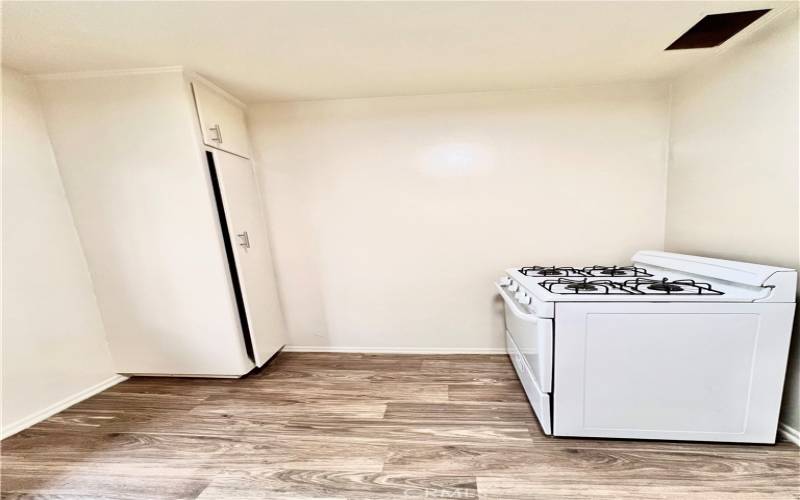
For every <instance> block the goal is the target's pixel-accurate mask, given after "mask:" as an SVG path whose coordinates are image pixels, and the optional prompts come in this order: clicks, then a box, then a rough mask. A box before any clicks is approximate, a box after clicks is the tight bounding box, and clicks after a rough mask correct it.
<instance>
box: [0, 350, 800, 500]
mask: <svg viewBox="0 0 800 500" xmlns="http://www.w3.org/2000/svg"><path fill="white" fill-rule="evenodd" d="M799 468H800V453H799V451H798V448H797V447H795V446H794V445H792V444H789V443H780V444H778V445H776V446H758V445H724V444H697V443H674V442H645V441H619V440H593V439H559V438H549V437H546V436H544V435H542V433H541V431H540V429H539V427H538V425H537V423H536V420H535V418H534V416H533V414H532V412H531V410H530V407H529V406H528V403H527V402H526V400H525V397H524V394H523V392H522V388H521V387H520V385H519V383H518V382H517V380H516V377H515V375H514V370H513V368H512V367H511V365H510V363H509V361H508V359H507V358H506V357H505V356H482V355H474V356H473V355H456V356H416V355H366V354H321V353H283V354H280V355H279V356H278V358H277V359H276V360H275V361H274V362H273V363H272V364H271V365H270V366H268V367H267V368H266V369H264V370H262V371H261V372H260V373H255V374H251V375H250V376H248V377H246V378H244V379H240V380H220V379H175V378H133V379H131V380H128V381H126V382H123V383H121V384H119V385H117V386H115V387H113V388H111V389H109V390H107V391H105V392H103V393H101V394H99V395H97V396H95V397H93V398H91V399H88V400H86V401H83V402H82V403H79V404H77V405H75V406H73V407H72V408H69V409H68V410H66V411H64V412H62V413H59V414H58V415H55V416H53V417H51V418H49V419H48V420H46V421H44V422H42V423H40V424H38V425H36V426H34V427H32V428H30V429H28V430H26V431H23V432H21V433H20V434H17V435H15V436H13V437H11V438H8V439H6V440H5V441H3V442H2V486H1V488H2V496H3V498H17V497H26V496H36V497H37V498H43V497H45V498H46V497H48V496H53V497H62V498H103V499H107V498H108V499H110V498H141V499H160V498H187V499H188V498H192V499H194V498H199V499H203V500H208V499H323V498H324V499H338V500H341V499H354V500H355V499H358V500H361V499H384V498H387V499H404V498H457V499H464V498H482V499H549V498H558V499H561V498H603V499H618V498H632V499H645V498H703V499H717V498H718V499H739V498H742V499H743V498H748V499H749V498H778V499H783V498H799V497H800V490H799V489H800V479H799V478H798V473H799V472H800V469H799Z"/></svg>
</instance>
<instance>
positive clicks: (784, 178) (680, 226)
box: [666, 11, 800, 429]
mask: <svg viewBox="0 0 800 500" xmlns="http://www.w3.org/2000/svg"><path fill="white" fill-rule="evenodd" d="M774 22H775V23H778V24H777V25H776V26H771V27H770V29H769V30H765V31H764V32H763V33H759V34H758V35H757V36H756V37H754V38H752V39H750V40H747V41H745V42H744V43H742V44H741V45H739V46H736V47H734V48H733V49H731V50H729V51H727V52H725V53H723V54H722V55H720V56H719V57H717V58H715V59H714V61H713V62H711V63H709V64H706V65H704V66H703V67H702V68H699V69H698V70H697V71H695V72H693V73H691V74H688V75H686V76H685V77H683V78H681V79H680V80H678V81H677V82H676V83H675V85H674V87H673V109H672V125H671V130H670V137H671V162H670V168H669V190H668V192H669V196H668V204H667V227H666V247H667V249H668V250H672V251H676V252H684V253H692V254H700V255H709V256H714V257H723V258H730V259H736V260H745V261H753V262H758V263H762V264H774V265H778V266H787V267H791V268H800V252H799V251H798V238H799V237H800V234H799V231H800V221H799V220H798V135H800V130H798V118H797V117H798V92H799V91H800V89H798V25H797V13H796V11H794V12H788V13H785V14H783V15H782V17H781V18H779V19H777V20H776V21H774ZM795 333H796V332H795ZM796 336H797V335H795V337H796ZM799 349H800V341H798V339H797V338H795V341H794V346H793V354H792V358H793V361H792V369H791V370H790V374H789V377H788V384H787V390H786V395H785V399H784V415H783V420H784V421H785V422H786V423H788V424H789V425H791V426H792V427H794V428H795V429H800V406H799V404H800V398H798V391H800V378H799V377H800V372H799V371H798V359H800V358H799V356H800V353H799V352H798V350H799Z"/></svg>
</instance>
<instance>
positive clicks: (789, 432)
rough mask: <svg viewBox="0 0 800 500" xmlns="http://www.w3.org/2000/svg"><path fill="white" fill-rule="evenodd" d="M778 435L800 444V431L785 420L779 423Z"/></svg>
mask: <svg viewBox="0 0 800 500" xmlns="http://www.w3.org/2000/svg"><path fill="white" fill-rule="evenodd" d="M778 435H779V436H780V437H782V438H783V439H785V440H787V441H790V442H792V443H794V444H796V445H797V446H800V431H798V430H797V429H795V428H794V427H789V426H788V425H786V424H784V423H783V422H780V423H778Z"/></svg>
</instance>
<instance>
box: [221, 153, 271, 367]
mask: <svg viewBox="0 0 800 500" xmlns="http://www.w3.org/2000/svg"><path fill="white" fill-rule="evenodd" d="M209 154H210V155H211V156H210V158H209V162H210V163H211V165H210V167H211V168H212V169H214V170H215V172H216V177H217V181H218V182H217V185H218V187H219V191H220V195H221V198H222V205H223V209H224V218H225V222H226V224H225V225H227V232H228V237H229V241H230V243H231V247H232V248H231V249H229V250H232V253H233V261H234V263H235V271H234V270H233V269H232V272H235V273H236V278H238V284H239V291H240V294H241V296H240V298H241V300H242V302H243V304H240V307H241V306H243V309H244V315H245V316H246V326H247V329H248V330H249V337H250V341H251V343H252V347H253V355H254V358H255V359H254V361H255V363H256V365H258V366H261V365H263V364H264V363H265V362H266V361H268V360H269V359H270V358H271V357H272V356H273V355H274V354H275V353H276V352H278V350H280V349H281V347H283V345H284V342H285V327H284V323H283V315H282V314H281V309H280V302H279V299H278V290H277V283H276V279H275V271H274V269H273V265H272V254H271V251H270V246H269V240H268V237H267V227H266V223H265V218H264V215H263V214H264V212H263V206H262V200H261V196H260V194H259V190H258V185H257V183H256V178H255V175H254V172H253V168H252V165H251V163H250V161H249V160H247V159H244V158H240V157H238V156H235V155H232V154H229V153H225V152H223V151H215V152H213V153H209ZM236 281H237V280H236V279H235V280H234V285H236ZM240 312H241V311H240ZM246 333H247V332H246Z"/></svg>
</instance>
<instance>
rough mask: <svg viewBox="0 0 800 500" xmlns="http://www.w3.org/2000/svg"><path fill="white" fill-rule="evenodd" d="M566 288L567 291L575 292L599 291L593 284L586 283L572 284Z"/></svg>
mask: <svg viewBox="0 0 800 500" xmlns="http://www.w3.org/2000/svg"><path fill="white" fill-rule="evenodd" d="M564 288H566V289H567V290H575V291H581V290H586V291H594V290H597V287H596V286H594V285H592V284H591V283H585V282H584V283H570V284H569V285H566V286H565V287H564Z"/></svg>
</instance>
